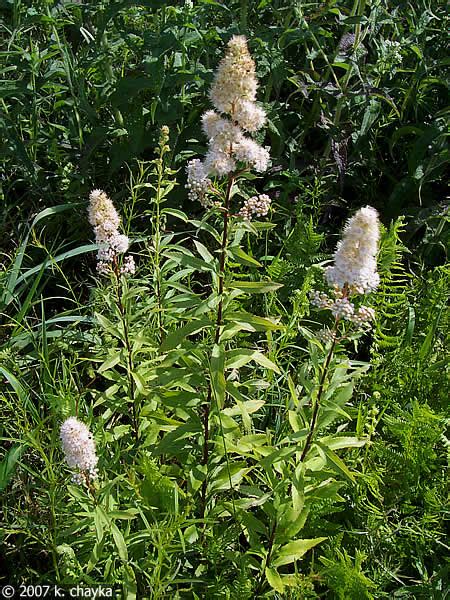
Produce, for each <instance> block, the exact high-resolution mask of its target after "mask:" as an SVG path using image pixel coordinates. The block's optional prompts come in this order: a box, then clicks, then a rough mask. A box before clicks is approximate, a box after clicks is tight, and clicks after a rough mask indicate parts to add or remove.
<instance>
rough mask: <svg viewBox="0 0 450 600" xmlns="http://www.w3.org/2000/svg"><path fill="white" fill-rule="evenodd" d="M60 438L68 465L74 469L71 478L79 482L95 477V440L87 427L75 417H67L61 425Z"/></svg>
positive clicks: (96, 460) (96, 459)
mask: <svg viewBox="0 0 450 600" xmlns="http://www.w3.org/2000/svg"><path fill="white" fill-rule="evenodd" d="M60 438H61V442H62V447H63V450H64V455H65V459H66V462H67V464H68V466H69V467H70V468H71V469H75V470H76V472H75V473H74V475H73V480H74V481H75V482H76V483H81V482H82V481H83V478H84V480H86V478H87V477H89V478H90V479H96V478H97V475H98V473H97V462H98V458H97V454H96V452H95V442H94V439H93V437H92V434H91V432H90V431H89V429H88V427H87V426H86V425H85V424H84V423H82V422H81V421H79V420H78V419H77V418H76V417H69V418H68V419H66V420H65V421H64V423H63V424H62V425H61V430H60Z"/></svg>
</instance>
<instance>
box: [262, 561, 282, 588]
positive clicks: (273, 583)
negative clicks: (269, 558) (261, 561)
mask: <svg viewBox="0 0 450 600" xmlns="http://www.w3.org/2000/svg"><path fill="white" fill-rule="evenodd" d="M265 574H266V579H267V582H268V583H269V585H270V587H271V588H272V589H274V590H275V591H276V592H278V593H279V594H282V593H283V592H284V584H283V581H282V579H281V577H280V575H279V573H278V571H277V570H276V569H274V568H273V567H266V570H265Z"/></svg>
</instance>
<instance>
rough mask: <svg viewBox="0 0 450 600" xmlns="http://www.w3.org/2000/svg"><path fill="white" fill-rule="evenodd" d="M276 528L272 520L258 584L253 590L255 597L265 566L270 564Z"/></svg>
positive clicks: (257, 593)
mask: <svg viewBox="0 0 450 600" xmlns="http://www.w3.org/2000/svg"><path fill="white" fill-rule="evenodd" d="M276 530H277V522H276V521H274V523H273V525H272V531H271V532H270V537H269V545H268V547H267V556H266V560H265V561H264V564H263V567H262V568H261V573H260V574H259V580H258V585H257V586H256V590H255V596H256V597H258V595H259V593H260V592H261V588H262V585H263V583H264V573H265V571H266V569H267V567H268V566H269V564H270V559H271V557H272V550H273V544H274V541H275V533H276Z"/></svg>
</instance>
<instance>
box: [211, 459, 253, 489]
mask: <svg viewBox="0 0 450 600" xmlns="http://www.w3.org/2000/svg"><path fill="white" fill-rule="evenodd" d="M250 470H251V467H247V463H245V462H234V463H227V464H225V465H222V466H221V467H219V468H218V469H217V471H216V472H215V473H214V472H213V473H212V474H211V478H210V482H209V485H208V490H209V491H210V492H212V491H216V492H217V491H219V490H229V489H232V488H234V487H236V486H238V485H239V484H240V483H241V481H242V479H243V477H244V475H246V474H247V473H248V472H249V471H250Z"/></svg>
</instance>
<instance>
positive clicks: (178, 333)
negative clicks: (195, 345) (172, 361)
mask: <svg viewBox="0 0 450 600" xmlns="http://www.w3.org/2000/svg"><path fill="white" fill-rule="evenodd" d="M211 325H212V323H211V321H210V320H209V319H198V320H196V321H191V322H190V323H186V325H183V327H179V328H178V329H176V330H175V331H173V332H172V333H170V334H169V335H168V336H167V337H166V339H165V340H164V341H163V343H162V344H161V348H160V350H161V352H167V351H168V350H172V349H173V348H176V347H177V346H179V345H180V344H181V342H182V341H183V340H184V338H185V337H187V336H188V335H192V334H194V333H198V332H199V331H201V330H202V329H205V327H210V326H211Z"/></svg>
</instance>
